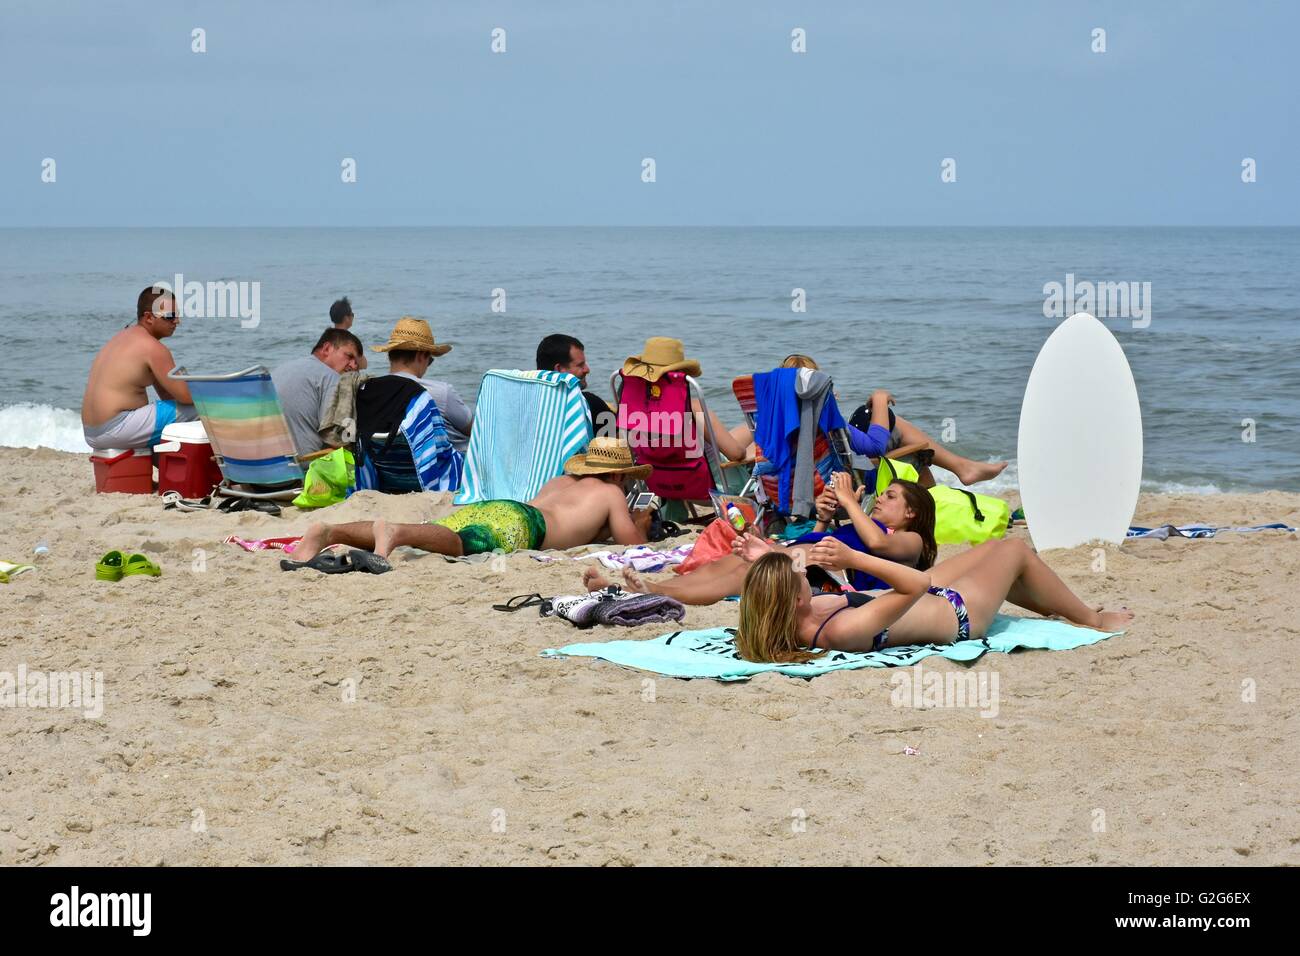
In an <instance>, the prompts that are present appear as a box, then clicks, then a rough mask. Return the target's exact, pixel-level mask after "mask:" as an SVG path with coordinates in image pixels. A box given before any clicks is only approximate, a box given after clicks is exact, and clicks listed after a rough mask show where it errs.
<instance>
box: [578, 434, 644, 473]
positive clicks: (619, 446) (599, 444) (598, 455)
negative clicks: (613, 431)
mask: <svg viewBox="0 0 1300 956" xmlns="http://www.w3.org/2000/svg"><path fill="white" fill-rule="evenodd" d="M652 471H654V468H652V467H651V466H650V465H638V464H637V463H636V459H635V458H633V457H632V449H631V448H629V447H628V445H627V442H626V441H624V440H623V439H621V438H601V437H596V438H593V439H592V440H591V443H590V444H588V445H587V451H586V453H585V454H581V455H574V456H573V457H572V458H570V459H569V460H568V461H566V462H565V463H564V472H565V474H567V475H577V476H579V477H581V476H582V475H627V476H628V477H630V478H644V477H646V475H648V474H650V472H652Z"/></svg>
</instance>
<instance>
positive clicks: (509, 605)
mask: <svg viewBox="0 0 1300 956" xmlns="http://www.w3.org/2000/svg"><path fill="white" fill-rule="evenodd" d="M545 600H546V599H545V598H544V597H542V596H541V595H540V594H516V595H515V596H514V597H512V598H511V599H510V600H508V601H506V603H505V604H493V605H492V610H494V611H511V612H514V611H522V610H523V609H524V608H526V607H540V606H541V604H542V602H543V601H545ZM516 601H518V602H519V603H517V604H516V603H515V602H516Z"/></svg>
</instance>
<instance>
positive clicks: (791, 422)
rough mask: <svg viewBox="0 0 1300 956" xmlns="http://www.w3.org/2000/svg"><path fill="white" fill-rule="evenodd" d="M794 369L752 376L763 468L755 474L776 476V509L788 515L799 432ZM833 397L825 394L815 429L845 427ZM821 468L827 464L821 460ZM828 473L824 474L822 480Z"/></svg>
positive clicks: (796, 380)
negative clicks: (764, 459)
mask: <svg viewBox="0 0 1300 956" xmlns="http://www.w3.org/2000/svg"><path fill="white" fill-rule="evenodd" d="M799 371H800V370H799V369H797V368H778V369H773V370H772V371H770V372H758V373H756V374H755V375H754V403H755V406H756V408H757V411H756V413H755V416H754V417H755V422H754V441H755V443H756V444H757V445H758V447H759V448H761V449H762V450H763V457H764V458H766V459H767V464H766V467H763V468H756V469H755V474H764V475H767V474H776V475H778V476H779V477H778V482H777V487H778V492H779V493H778V498H779V500H778V501H777V503H776V504H777V510H778V511H780V512H781V513H782V514H789V513H790V508H791V506H792V501H791V498H792V494H791V491H792V488H791V485H792V479H793V477H794V467H795V450H796V441H797V439H798V435H799V424H800V421H799V399H798V396H797V395H796V385H797V382H798V378H799ZM847 424H848V423H847V422H845V421H844V416H843V415H842V414H840V409H839V405H838V404H837V403H836V402H835V396H834V395H832V394H830V393H829V392H828V393H827V394H826V400H825V403H824V404H823V405H822V408H821V414H820V416H819V417H818V419H817V428H818V429H819V430H820V431H822V432H826V433H829V432H831V431H833V430H835V429H838V428H844V427H846V425H847ZM823 467H830V465H829V464H826V463H824V464H823ZM826 477H827V476H826V475H823V479H825V478H826Z"/></svg>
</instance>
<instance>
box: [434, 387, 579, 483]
mask: <svg viewBox="0 0 1300 956" xmlns="http://www.w3.org/2000/svg"><path fill="white" fill-rule="evenodd" d="M591 436H592V426H591V413H590V412H589V411H588V409H587V400H586V399H585V398H583V396H582V386H581V385H580V384H579V383H578V380H577V379H576V378H574V377H573V376H572V375H570V374H568V373H567V372H547V371H533V372H521V371H517V370H512V369H491V370H489V371H488V372H487V373H486V374H485V375H484V376H483V381H482V383H480V385H479V389H478V400H477V402H476V403H475V407H474V427H473V429H471V431H470V436H469V448H468V449H467V453H466V455H465V472H464V475H463V476H462V478H461V484H460V491H459V492H458V493H457V494H456V497H455V499H454V501H455V503H456V504H458V505H467V504H472V503H473V502H475V501H491V500H494V499H503V498H504V499H510V500H512V501H528V500H530V499H531V498H532V497H533V496H534V495H536V494H537V492H538V491H539V490H541V487H542V485H544V484H546V482H548V481H550V480H551V479H552V478H556V477H559V476H560V475H562V474H564V463H565V462H566V461H568V460H569V459H570V458H571V457H572V456H574V455H576V454H579V453H580V452H582V451H585V450H586V448H587V444H588V443H589V442H590V441H591Z"/></svg>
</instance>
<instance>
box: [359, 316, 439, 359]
mask: <svg viewBox="0 0 1300 956" xmlns="http://www.w3.org/2000/svg"><path fill="white" fill-rule="evenodd" d="M372 347H373V348H374V350H375V351H376V352H388V351H391V350H393V349H405V350H409V351H412V352H431V353H433V354H434V355H446V354H447V353H448V352H450V351H451V346H450V345H439V344H438V343H437V342H435V341H434V340H433V330H432V329H431V328H429V323H428V322H426V321H424V319H417V318H414V317H412V316H409V315H404V316H402V317H401V318H400V319H398V320H397V324H396V325H395V326H393V331H392V334H391V335H389V336H388V343H387V344H386V345H375V346H372Z"/></svg>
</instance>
